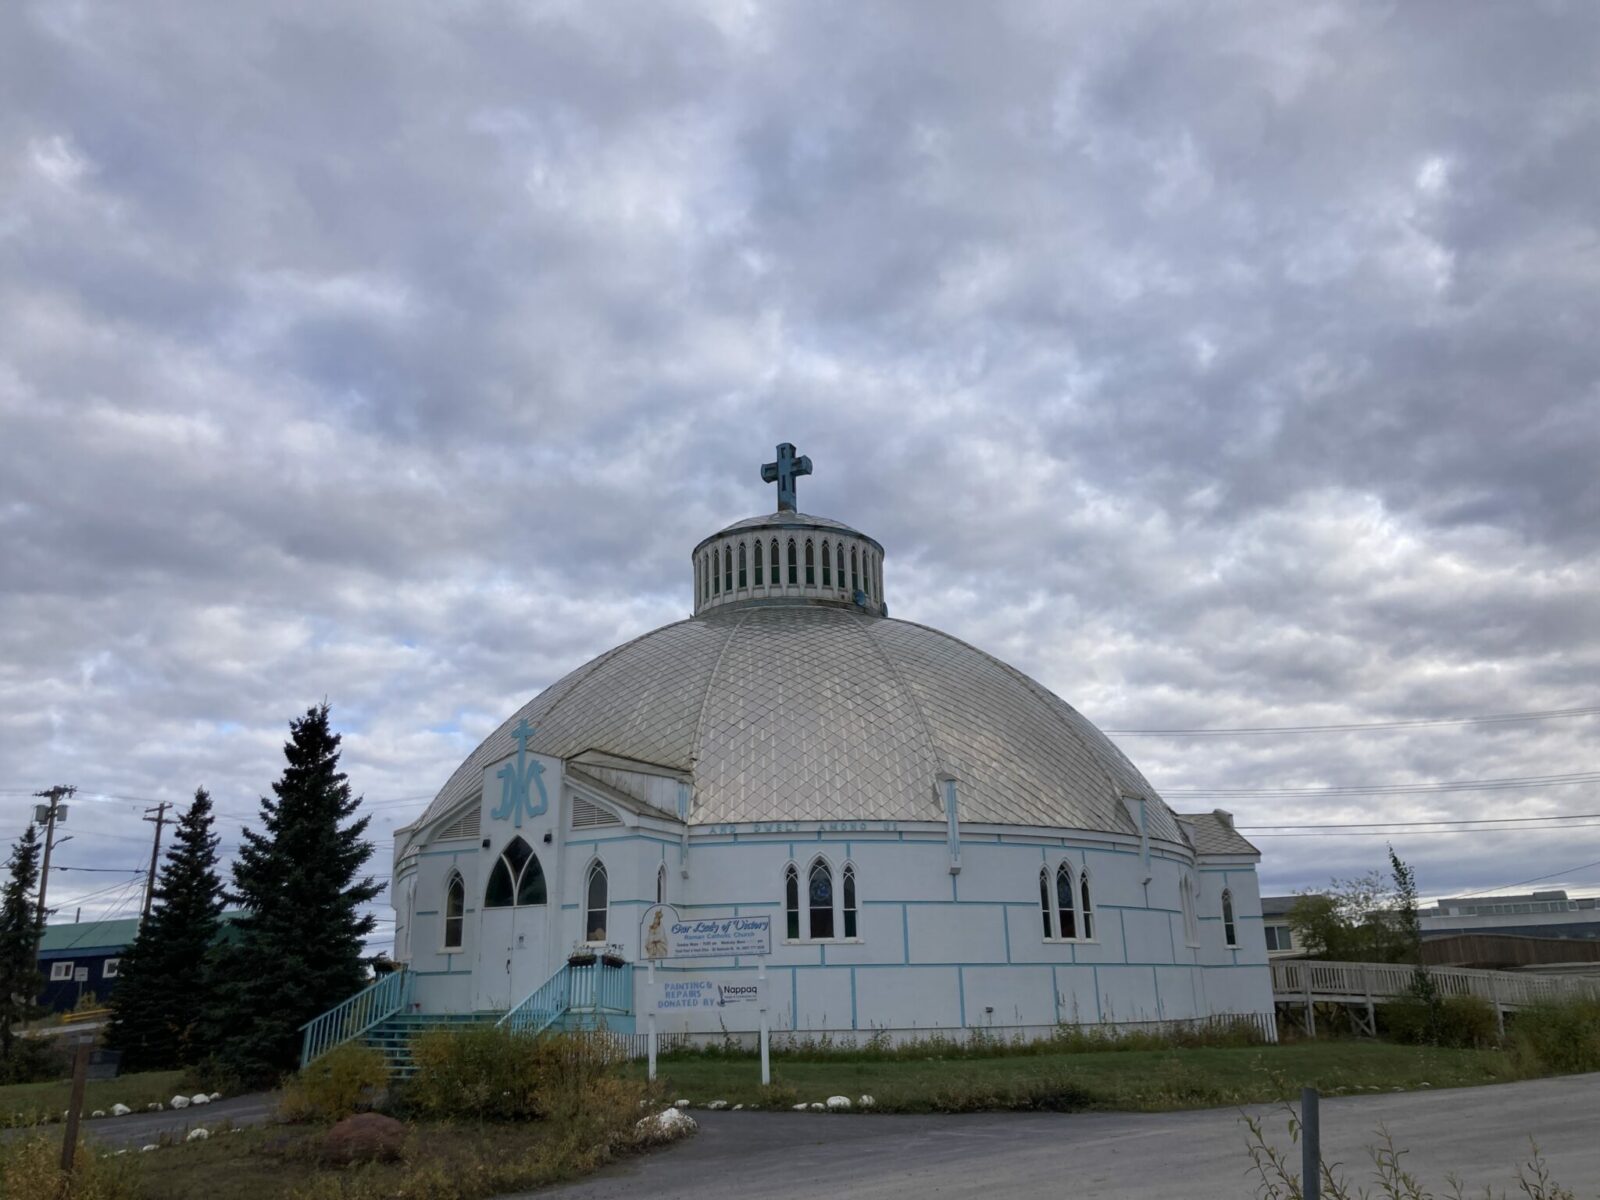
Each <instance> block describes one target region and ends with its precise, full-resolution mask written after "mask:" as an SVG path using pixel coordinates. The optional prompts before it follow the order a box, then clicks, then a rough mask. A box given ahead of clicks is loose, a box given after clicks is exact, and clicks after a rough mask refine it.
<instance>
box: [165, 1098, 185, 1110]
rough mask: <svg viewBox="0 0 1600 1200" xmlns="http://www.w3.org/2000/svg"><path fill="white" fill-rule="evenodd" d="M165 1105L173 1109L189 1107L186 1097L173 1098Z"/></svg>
mask: <svg viewBox="0 0 1600 1200" xmlns="http://www.w3.org/2000/svg"><path fill="white" fill-rule="evenodd" d="M167 1103H168V1104H170V1105H172V1107H173V1108H188V1107H189V1097H187V1096H174V1097H173V1098H172V1099H171V1100H168V1101H167Z"/></svg>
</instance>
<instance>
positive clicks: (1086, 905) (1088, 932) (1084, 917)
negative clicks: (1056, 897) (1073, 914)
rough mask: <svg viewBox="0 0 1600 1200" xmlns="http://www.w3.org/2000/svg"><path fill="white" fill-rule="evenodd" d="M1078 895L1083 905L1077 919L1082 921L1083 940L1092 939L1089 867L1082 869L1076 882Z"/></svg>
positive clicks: (1092, 909)
mask: <svg viewBox="0 0 1600 1200" xmlns="http://www.w3.org/2000/svg"><path fill="white" fill-rule="evenodd" d="M1078 895H1079V897H1080V898H1081V899H1082V900H1083V907H1082V909H1081V910H1080V911H1079V913H1078V919H1079V920H1080V921H1082V922H1083V940H1084V941H1086V942H1092V941H1093V940H1094V905H1093V903H1092V902H1091V901H1090V899H1089V868H1088V867H1085V868H1084V869H1083V878H1082V880H1081V881H1080V882H1079V884H1078Z"/></svg>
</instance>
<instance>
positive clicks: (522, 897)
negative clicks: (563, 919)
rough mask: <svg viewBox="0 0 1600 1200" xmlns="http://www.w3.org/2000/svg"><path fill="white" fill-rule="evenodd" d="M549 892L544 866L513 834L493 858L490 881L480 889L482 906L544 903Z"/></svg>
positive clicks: (498, 906)
mask: <svg viewBox="0 0 1600 1200" xmlns="http://www.w3.org/2000/svg"><path fill="white" fill-rule="evenodd" d="M547 901H548V895H547V893H546V889H545V883H544V868H543V867H541V866H540V865H539V856H538V855H537V854H535V853H534V852H533V849H532V848H531V847H530V846H529V845H528V843H527V842H525V841H523V840H522V839H521V838H520V837H514V838H512V839H511V841H510V843H508V844H507V846H506V848H505V849H504V850H502V851H501V852H500V857H499V858H498V859H496V860H495V864H494V869H493V870H492V871H490V872H489V885H488V887H486V888H484V891H483V906H484V907H485V908H510V907H512V905H517V906H519V907H520V906H522V905H526V904H544V903H547Z"/></svg>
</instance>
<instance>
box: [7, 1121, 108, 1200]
mask: <svg viewBox="0 0 1600 1200" xmlns="http://www.w3.org/2000/svg"><path fill="white" fill-rule="evenodd" d="M133 1174H134V1168H133V1166H132V1165H130V1164H128V1163H126V1162H124V1161H122V1160H118V1159H115V1158H102V1157H100V1156H99V1155H98V1154H97V1153H95V1151H93V1150H92V1149H89V1148H87V1147H85V1146H82V1145H80V1146H79V1147H78V1153H77V1157H76V1159H75V1161H74V1163H73V1171H72V1174H71V1175H70V1176H69V1175H66V1174H64V1173H63V1172H62V1170H61V1139H60V1138H59V1137H48V1136H46V1135H45V1134H44V1133H41V1132H37V1131H36V1132H32V1133H28V1134H23V1135H21V1136H19V1137H15V1138H10V1139H5V1138H0V1196H4V1197H5V1200H133V1198H134V1197H136V1196H138V1194H139V1192H138V1189H137V1187H136V1185H135V1182H134V1179H133Z"/></svg>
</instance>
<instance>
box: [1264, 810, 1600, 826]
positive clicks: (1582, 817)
mask: <svg viewBox="0 0 1600 1200" xmlns="http://www.w3.org/2000/svg"><path fill="white" fill-rule="evenodd" d="M1587 820H1597V821H1600V813H1549V814H1547V815H1546V816H1542V817H1444V818H1440V819H1439V820H1427V821H1338V822H1332V823H1329V824H1324V825H1303V824H1300V823H1298V822H1295V821H1279V822H1277V823H1275V824H1271V825H1239V826H1236V828H1238V829H1372V828H1376V827H1382V828H1390V827H1399V826H1405V825H1512V824H1520V823H1522V822H1525V821H1587ZM1557 828H1559V826H1558V827H1557Z"/></svg>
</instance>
